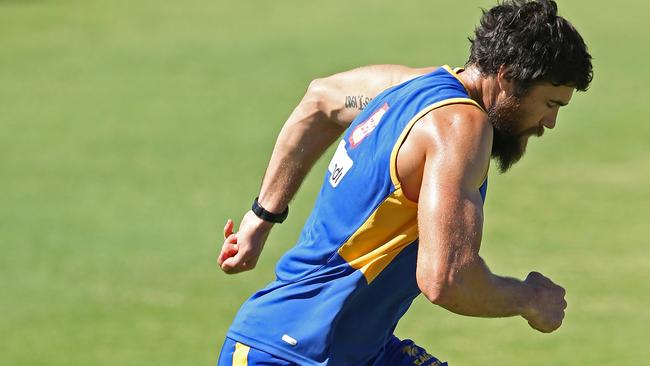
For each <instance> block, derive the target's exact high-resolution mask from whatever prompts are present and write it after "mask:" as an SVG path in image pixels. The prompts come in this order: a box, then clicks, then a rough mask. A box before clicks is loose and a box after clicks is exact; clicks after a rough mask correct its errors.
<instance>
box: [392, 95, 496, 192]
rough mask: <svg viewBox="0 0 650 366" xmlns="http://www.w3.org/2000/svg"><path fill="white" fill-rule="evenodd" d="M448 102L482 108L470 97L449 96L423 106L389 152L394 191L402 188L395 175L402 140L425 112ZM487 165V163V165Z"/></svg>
mask: <svg viewBox="0 0 650 366" xmlns="http://www.w3.org/2000/svg"><path fill="white" fill-rule="evenodd" d="M450 104H471V105H474V106H476V107H477V108H479V109H481V110H483V109H482V108H481V106H480V105H479V104H478V103H476V102H475V101H474V100H472V99H470V98H450V99H445V100H441V101H439V102H437V103H433V104H431V105H429V106H427V107H425V108H423V109H422V110H421V111H420V112H418V114H416V115H415V117H413V118H412V119H411V120H410V121H409V122H408V123H407V124H406V126H405V127H404V130H402V133H401V134H400V135H399V137H398V138H397V141H396V142H395V145H393V149H392V151H391V154H390V179H391V182H392V183H393V187H394V188H395V190H396V191H398V190H401V189H402V182H400V180H399V177H398V176H397V154H398V152H399V149H400V148H401V147H402V145H403V144H404V141H405V140H406V137H407V136H408V134H409V133H410V132H411V129H412V128H413V126H414V125H415V123H416V122H417V121H419V120H420V119H421V118H422V117H424V115H426V114H427V113H429V112H431V111H432V110H434V109H437V108H440V107H443V106H447V105H450ZM488 167H489V165H488ZM485 176H486V177H487V171H486V172H485ZM404 199H405V200H406V201H407V202H409V203H413V204H417V202H413V201H411V200H410V199H408V198H407V197H406V196H404Z"/></svg>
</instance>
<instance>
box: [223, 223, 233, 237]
mask: <svg viewBox="0 0 650 366" xmlns="http://www.w3.org/2000/svg"><path fill="white" fill-rule="evenodd" d="M234 227H235V223H234V222H233V221H232V219H228V221H226V226H224V227H223V238H224V239H226V238H227V237H228V236H230V234H232V230H233V228H234Z"/></svg>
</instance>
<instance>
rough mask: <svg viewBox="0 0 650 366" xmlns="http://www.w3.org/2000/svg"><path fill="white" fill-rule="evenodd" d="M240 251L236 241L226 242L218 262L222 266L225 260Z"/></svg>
mask: <svg viewBox="0 0 650 366" xmlns="http://www.w3.org/2000/svg"><path fill="white" fill-rule="evenodd" d="M238 252H239V248H238V245H237V244H236V243H224V244H223V247H221V253H220V254H219V258H217V263H218V264H219V266H220V267H221V265H222V264H223V262H224V261H225V260H226V259H228V258H231V257H234V256H235V255H237V253H238Z"/></svg>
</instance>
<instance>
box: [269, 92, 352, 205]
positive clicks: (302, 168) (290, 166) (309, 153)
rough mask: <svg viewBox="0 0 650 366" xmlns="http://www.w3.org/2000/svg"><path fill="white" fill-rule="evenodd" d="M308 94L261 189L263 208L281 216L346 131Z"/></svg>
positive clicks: (279, 140) (282, 134) (287, 128)
mask: <svg viewBox="0 0 650 366" xmlns="http://www.w3.org/2000/svg"><path fill="white" fill-rule="evenodd" d="M319 103H320V102H319V101H318V99H317V97H312V96H310V94H309V92H308V94H307V95H306V96H305V98H303V100H302V101H301V103H300V104H299V105H298V106H297V107H296V109H295V110H294V111H293V113H292V114H291V116H290V117H289V119H288V120H287V122H286V123H285V125H284V126H283V127H282V130H281V131H280V134H279V135H278V138H277V141H276V144H275V147H274V149H273V154H272V155H271V160H270V162H269V165H268V167H267V169H266V172H265V174H264V179H263V181H262V187H261V189H260V194H259V196H260V198H259V202H260V204H261V205H262V206H263V207H264V208H265V209H267V210H269V211H271V212H282V211H284V209H285V208H286V207H287V205H288V204H289V201H291V199H292V198H293V196H294V195H295V194H296V192H297V191H298V188H299V187H300V184H301V183H302V181H303V180H304V178H305V176H306V175H307V173H308V172H309V170H310V169H311V168H312V166H313V165H314V163H315V162H316V161H317V160H318V158H319V157H320V156H322V155H323V153H324V152H325V150H327V148H328V147H329V146H330V145H331V144H332V143H333V142H334V141H335V140H336V138H337V137H338V136H340V135H341V133H342V132H343V131H344V130H345V128H344V127H343V126H341V125H339V124H336V123H334V122H332V121H331V120H330V119H329V118H328V116H327V115H326V114H325V113H324V112H323V110H322V105H320V104H319Z"/></svg>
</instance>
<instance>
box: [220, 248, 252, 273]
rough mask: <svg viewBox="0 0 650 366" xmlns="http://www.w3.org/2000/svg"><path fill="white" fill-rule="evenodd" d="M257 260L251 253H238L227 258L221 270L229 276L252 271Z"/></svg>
mask: <svg viewBox="0 0 650 366" xmlns="http://www.w3.org/2000/svg"><path fill="white" fill-rule="evenodd" d="M256 262H257V261H256V259H255V258H254V256H251V254H250V253H247V252H244V251H238V253H237V254H236V255H235V256H233V257H230V258H227V259H226V260H224V261H223V263H222V264H221V269H222V270H223V271H224V272H226V273H227V274H235V273H240V272H244V271H250V270H251V269H253V268H255V265H256Z"/></svg>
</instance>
